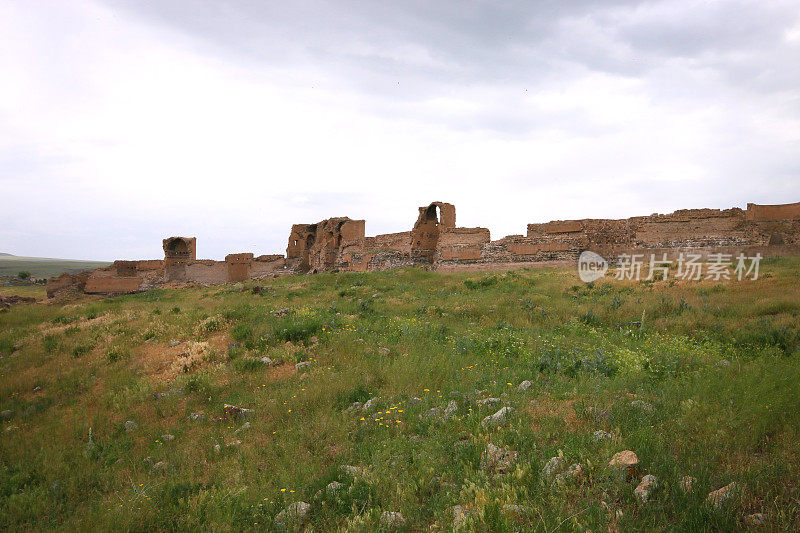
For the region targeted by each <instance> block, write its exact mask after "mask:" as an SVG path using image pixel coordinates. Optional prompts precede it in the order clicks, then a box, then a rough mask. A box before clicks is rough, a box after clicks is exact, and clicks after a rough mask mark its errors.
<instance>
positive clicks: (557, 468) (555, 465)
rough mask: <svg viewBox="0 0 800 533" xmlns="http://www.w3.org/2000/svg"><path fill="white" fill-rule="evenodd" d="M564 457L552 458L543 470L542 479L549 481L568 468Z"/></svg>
mask: <svg viewBox="0 0 800 533" xmlns="http://www.w3.org/2000/svg"><path fill="white" fill-rule="evenodd" d="M566 466H567V465H566V463H565V462H564V458H563V457H551V458H550V460H549V461H547V462H546V463H545V465H544V467H543V468H542V477H543V478H544V479H546V480H547V481H549V480H551V479H552V478H554V477H555V475H556V474H558V473H559V472H561V471H562V470H564V468H565V467H566Z"/></svg>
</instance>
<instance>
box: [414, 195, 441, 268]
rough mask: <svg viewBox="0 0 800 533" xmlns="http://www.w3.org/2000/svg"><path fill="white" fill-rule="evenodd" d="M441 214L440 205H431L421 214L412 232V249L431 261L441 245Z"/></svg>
mask: <svg viewBox="0 0 800 533" xmlns="http://www.w3.org/2000/svg"><path fill="white" fill-rule="evenodd" d="M441 214H442V213H441V209H440V208H439V206H438V205H436V204H431V205H429V206H428V207H426V208H425V209H424V210H423V211H422V213H421V214H420V217H419V220H417V223H416V225H415V226H414V231H413V232H412V240H411V250H412V251H416V252H417V253H418V254H419V255H420V256H422V257H424V258H426V259H427V260H429V261H433V259H434V255H435V253H436V248H437V247H438V246H439V233H440V225H441V220H442V219H441Z"/></svg>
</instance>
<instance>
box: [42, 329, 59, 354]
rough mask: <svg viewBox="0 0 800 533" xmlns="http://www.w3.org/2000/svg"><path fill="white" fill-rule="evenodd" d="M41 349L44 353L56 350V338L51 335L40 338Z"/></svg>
mask: <svg viewBox="0 0 800 533" xmlns="http://www.w3.org/2000/svg"><path fill="white" fill-rule="evenodd" d="M42 347H43V348H44V351H45V352H48V353H50V352H53V351H55V349H56V348H58V337H56V336H55V335H53V334H47V335H45V336H44V337H42Z"/></svg>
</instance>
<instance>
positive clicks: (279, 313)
mask: <svg viewBox="0 0 800 533" xmlns="http://www.w3.org/2000/svg"><path fill="white" fill-rule="evenodd" d="M289 313H291V311H290V310H289V309H285V308H284V309H278V310H277V311H275V312H274V313H272V314H273V315H275V316H286V315H288V314H289Z"/></svg>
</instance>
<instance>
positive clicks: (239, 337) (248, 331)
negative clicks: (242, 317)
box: [231, 324, 253, 342]
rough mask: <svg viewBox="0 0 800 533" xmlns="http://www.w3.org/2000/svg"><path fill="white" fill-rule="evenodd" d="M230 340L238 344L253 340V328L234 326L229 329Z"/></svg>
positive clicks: (241, 325)
mask: <svg viewBox="0 0 800 533" xmlns="http://www.w3.org/2000/svg"><path fill="white" fill-rule="evenodd" d="M231 338H232V339H233V340H235V341H238V342H244V341H246V340H249V339H252V338H253V328H251V327H250V326H248V325H247V324H236V325H235V326H234V327H233V329H231Z"/></svg>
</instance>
